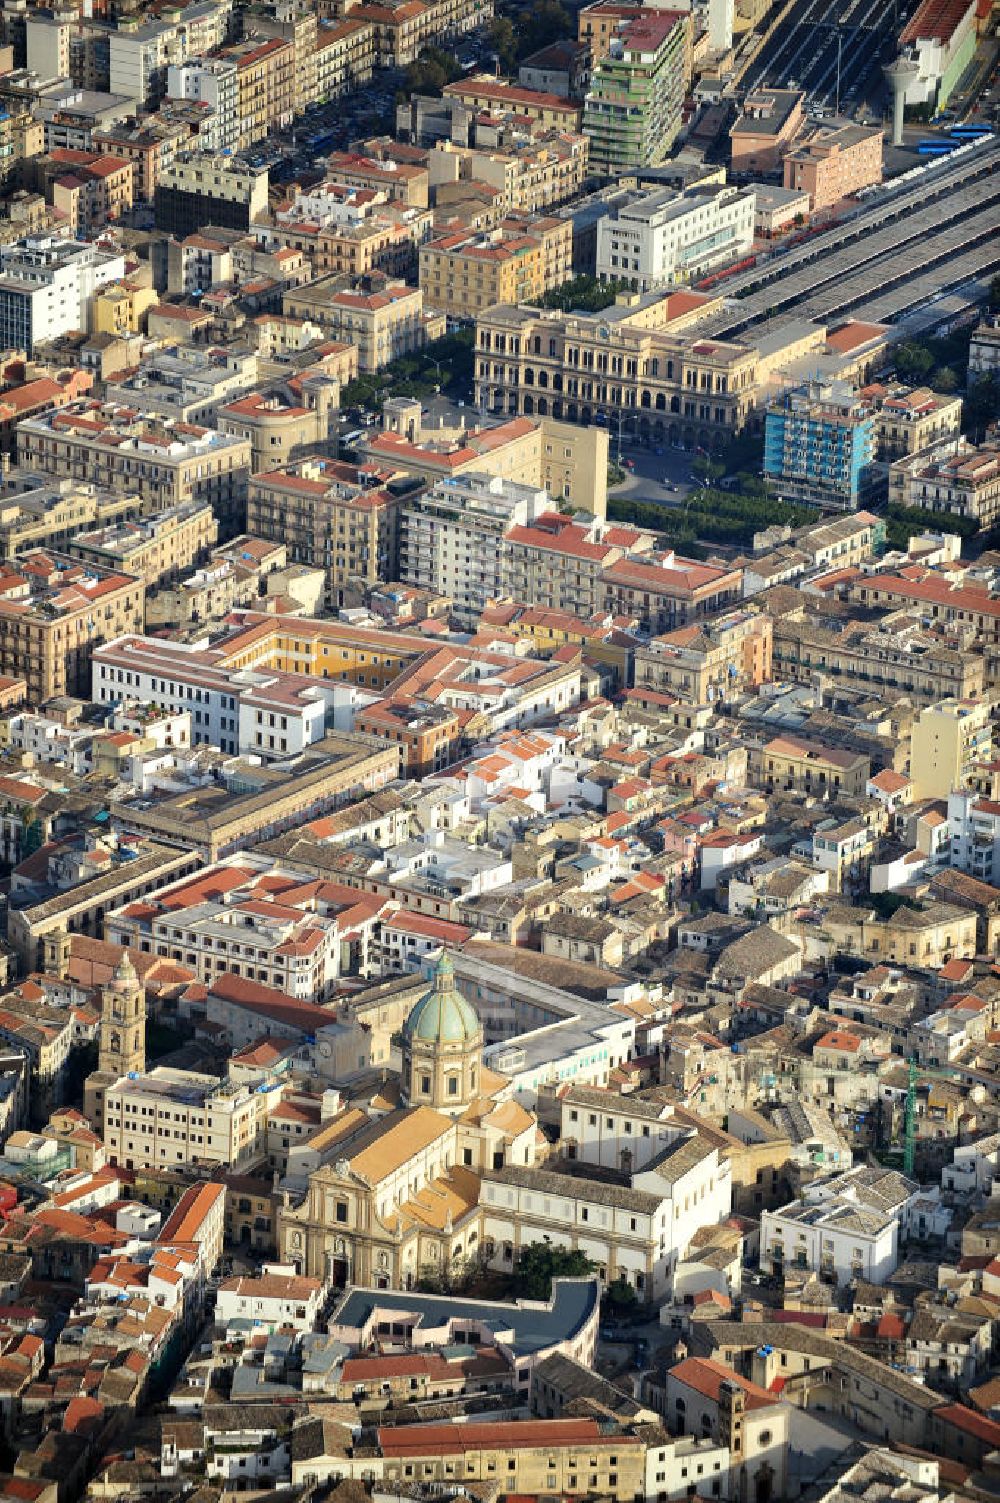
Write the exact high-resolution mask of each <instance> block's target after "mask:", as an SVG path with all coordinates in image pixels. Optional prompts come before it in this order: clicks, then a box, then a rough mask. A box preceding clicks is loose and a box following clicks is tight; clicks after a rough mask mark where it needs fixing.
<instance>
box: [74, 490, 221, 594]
mask: <svg viewBox="0 0 1000 1503" xmlns="http://www.w3.org/2000/svg"><path fill="white" fill-rule="evenodd" d="M218 535H219V524H218V522H217V521H216V520H215V517H214V516H213V514H212V508H211V507H210V506H209V505H208V504H207V503H206V502H204V501H187V502H183V503H182V504H181V505H180V506H174V507H168V508H167V510H166V511H162V512H153V513H152V514H151V515H150V516H148V517H143V518H141V519H140V520H138V521H127V522H120V523H117V524H114V523H113V524H112V525H110V526H107V527H99V528H97V529H95V530H94V531H91V532H78V533H76V534H75V535H74V536H73V537H72V538H70V540H69V541H68V543H67V544H66V552H67V553H68V554H69V556H70V557H71V558H78V559H80V560H81V562H83V563H86V564H98V565H100V566H101V567H102V568H105V569H114V570H117V571H118V572H120V573H123V574H131V575H132V576H133V577H134V578H136V579H141V580H142V582H143V584H144V585H145V587H146V589H147V590H152V589H155V588H156V587H157V586H160V585H167V584H170V583H172V582H173V581H174V580H176V579H179V578H180V576H181V575H182V574H184V573H186V572H187V570H189V569H192V568H194V567H195V566H196V565H197V564H199V563H201V562H202V560H203V559H204V558H206V557H207V555H208V551H209V549H210V548H211V547H212V545H213V544H214V543H215V541H216V539H217V538H218Z"/></svg>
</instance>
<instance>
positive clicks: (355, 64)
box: [316, 16, 375, 100]
mask: <svg viewBox="0 0 1000 1503" xmlns="http://www.w3.org/2000/svg"><path fill="white" fill-rule="evenodd" d="M374 68H375V28H374V27H373V26H372V24H371V22H370V21H359V20H354V19H352V18H351V17H350V16H348V17H347V18H346V19H345V20H343V21H337V22H335V23H334V24H333V25H332V26H322V25H321V26H318V27H317V28H316V98H317V99H321V100H322V99H336V98H338V96H339V95H341V94H347V93H349V92H350V91H351V90H352V89H359V88H361V87H362V85H363V84H366V83H368V81H369V80H370V78H371V76H372V72H373V71H374Z"/></svg>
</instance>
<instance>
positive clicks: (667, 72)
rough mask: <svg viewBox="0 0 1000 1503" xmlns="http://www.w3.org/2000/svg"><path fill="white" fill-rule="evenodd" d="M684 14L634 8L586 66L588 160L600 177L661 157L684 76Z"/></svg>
mask: <svg viewBox="0 0 1000 1503" xmlns="http://www.w3.org/2000/svg"><path fill="white" fill-rule="evenodd" d="M691 25H692V21H691V16H690V13H688V12H681V11H654V10H641V11H640V12H639V13H638V15H636V16H635V17H634V18H630V19H626V20H624V21H622V22H621V23H620V27H619V29H618V31H617V32H616V34H615V36H613V37H612V38H611V40H610V42H609V44H608V50H607V52H606V54H605V55H604V56H603V57H601V58H600V59H599V60H598V61H597V62H596V63H595V65H594V66H593V68H592V70H591V76H590V88H589V89H588V91H587V96H586V102H585V105H584V111H583V128H584V131H585V132H586V134H587V135H588V136H589V137H590V166H591V170H592V171H593V172H596V173H599V174H601V175H602V176H605V177H611V178H614V177H618V176H620V174H621V173H623V172H626V171H628V170H629V169H630V168H635V167H650V166H653V165H655V164H656V163H658V162H662V161H664V160H665V158H666V156H667V154H668V153H669V150H670V148H671V146H672V145H673V143H674V140H675V139H676V137H677V133H678V131H679V130H680V127H681V111H682V107H683V104H684V96H685V93H686V91H687V86H688V81H689V79H690V63H689V58H690V46H691Z"/></svg>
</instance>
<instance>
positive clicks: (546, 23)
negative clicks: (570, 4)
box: [517, 0, 575, 61]
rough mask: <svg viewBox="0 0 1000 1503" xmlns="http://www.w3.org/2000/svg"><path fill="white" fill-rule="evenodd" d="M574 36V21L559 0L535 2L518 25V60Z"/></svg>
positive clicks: (538, 0)
mask: <svg viewBox="0 0 1000 1503" xmlns="http://www.w3.org/2000/svg"><path fill="white" fill-rule="evenodd" d="M574 34H575V29H574V26H573V20H572V18H571V16H570V14H569V11H567V10H565V9H564V7H563V6H562V5H560V4H559V0H535V3H534V5H532V7H531V9H530V10H529V11H526V12H525V14H524V15H523V17H522V19H521V21H520V24H519V25H518V45H517V55H518V60H519V61H523V59H524V58H526V57H530V56H531V54H532V53H533V52H538V51H540V50H541V48H542V47H551V45H552V43H553V42H561V41H562V40H563V38H564V37H571V36H573V35H574Z"/></svg>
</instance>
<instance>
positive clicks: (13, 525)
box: [0, 476, 143, 559]
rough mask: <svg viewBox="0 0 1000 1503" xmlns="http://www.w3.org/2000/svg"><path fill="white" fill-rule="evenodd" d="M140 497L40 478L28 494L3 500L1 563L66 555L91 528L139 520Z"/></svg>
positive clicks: (0, 503) (0, 509)
mask: <svg viewBox="0 0 1000 1503" xmlns="http://www.w3.org/2000/svg"><path fill="white" fill-rule="evenodd" d="M142 510H143V505H142V503H141V502H140V500H139V497H138V496H135V495H127V494H125V495H122V494H119V493H116V492H114V491H106V490H100V491H99V490H98V489H97V487H96V486H93V485H86V484H76V483H75V482H74V481H72V480H60V481H51V480H50V481H48V483H46V482H45V480H44V477H41V476H36V477H34V479H33V481H31V482H29V483H28V485H27V488H26V489H25V490H21V491H17V492H16V493H14V494H13V495H10V496H5V497H3V499H2V500H0V558H3V559H11V558H13V557H14V556H15V554H18V553H20V552H22V551H23V550H24V549H25V548H42V547H44V548H58V549H63V550H64V549H65V545H66V543H67V542H68V541H69V539H70V538H71V537H74V536H75V535H76V534H77V533H79V532H82V531H83V530H84V529H86V528H88V527H94V526H95V525H96V526H103V525H106V524H108V523H111V522H116V521H118V520H120V519H123V518H126V517H132V516H138V515H139V514H140V513H141V512H142Z"/></svg>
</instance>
